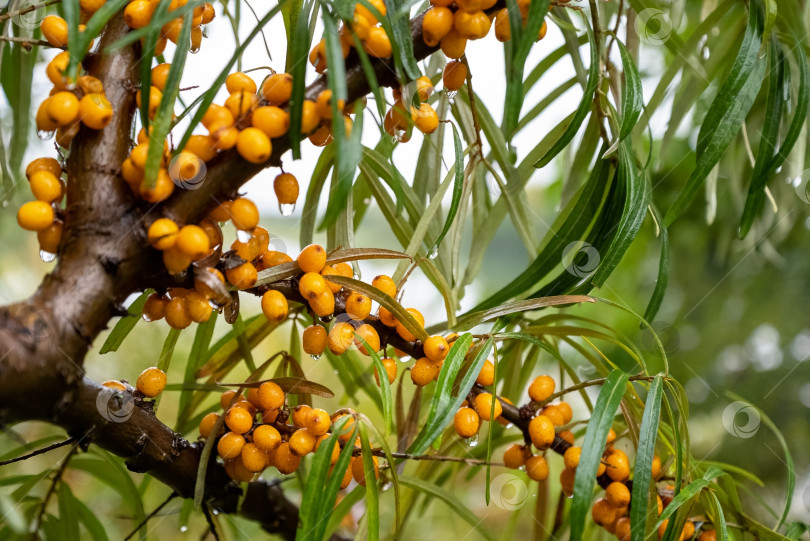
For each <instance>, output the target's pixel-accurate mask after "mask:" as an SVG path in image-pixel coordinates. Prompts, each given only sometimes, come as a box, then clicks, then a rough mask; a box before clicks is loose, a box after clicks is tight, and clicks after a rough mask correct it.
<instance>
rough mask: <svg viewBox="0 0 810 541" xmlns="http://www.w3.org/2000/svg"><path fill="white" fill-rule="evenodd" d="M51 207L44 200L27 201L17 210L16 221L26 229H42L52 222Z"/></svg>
mask: <svg viewBox="0 0 810 541" xmlns="http://www.w3.org/2000/svg"><path fill="white" fill-rule="evenodd" d="M53 220H54V213H53V207H51V205H50V204H49V203H45V202H44V201H29V202H28V203H25V204H23V206H21V207H20V210H18V211H17V223H18V224H19V225H20V227H22V228H23V229H27V230H28V231H42V230H43V229H46V228H47V227H48V226H50V225H51V224H52V223H53Z"/></svg>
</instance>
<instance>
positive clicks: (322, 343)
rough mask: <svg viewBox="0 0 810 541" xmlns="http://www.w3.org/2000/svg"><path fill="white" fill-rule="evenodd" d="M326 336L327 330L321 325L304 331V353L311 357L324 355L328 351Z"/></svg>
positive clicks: (311, 326) (312, 326)
mask: <svg viewBox="0 0 810 541" xmlns="http://www.w3.org/2000/svg"><path fill="white" fill-rule="evenodd" d="M326 334H327V333H326V329H324V328H323V326H321V325H310V326H309V327H307V328H306V329H304V334H303V335H302V340H303V342H304V345H303V347H304V352H305V353H308V354H309V355H317V356H320V355H322V354H323V350H324V349H326Z"/></svg>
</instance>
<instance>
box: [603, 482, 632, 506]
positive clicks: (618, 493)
mask: <svg viewBox="0 0 810 541" xmlns="http://www.w3.org/2000/svg"><path fill="white" fill-rule="evenodd" d="M605 497H606V498H607V501H609V502H610V505H612V506H613V507H619V508H621V507H627V506H628V505H630V489H628V488H627V485H625V484H624V483H620V482H618V481H614V482H612V483H610V484H609V485H608V486H607V488H606V489H605Z"/></svg>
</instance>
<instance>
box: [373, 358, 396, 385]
mask: <svg viewBox="0 0 810 541" xmlns="http://www.w3.org/2000/svg"><path fill="white" fill-rule="evenodd" d="M380 361H381V362H382V365H383V367H384V368H385V375H386V376H387V377H388V383H389V385H390V384H392V383H394V380H395V379H397V362H396V361H395V360H394V359H392V358H390V357H385V358H384V359H380ZM374 379H375V380H376V381H377V385H379V384H380V374H379V373H378V372H377V368H376V367H375V368H374Z"/></svg>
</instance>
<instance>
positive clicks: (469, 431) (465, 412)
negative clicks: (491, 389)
mask: <svg viewBox="0 0 810 541" xmlns="http://www.w3.org/2000/svg"><path fill="white" fill-rule="evenodd" d="M479 396H481V395H479ZM480 425H481V420H480V417H479V415H478V414H477V413H476V412H475V410H474V409H472V408H467V407H464V408H459V410H458V411H457V412H456V414H455V416H454V417H453V426H455V428H456V433H457V434H458V435H459V436H461V437H462V438H472V437H473V436H475V435H476V434H478V427H479V426H480Z"/></svg>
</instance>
